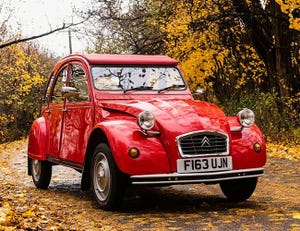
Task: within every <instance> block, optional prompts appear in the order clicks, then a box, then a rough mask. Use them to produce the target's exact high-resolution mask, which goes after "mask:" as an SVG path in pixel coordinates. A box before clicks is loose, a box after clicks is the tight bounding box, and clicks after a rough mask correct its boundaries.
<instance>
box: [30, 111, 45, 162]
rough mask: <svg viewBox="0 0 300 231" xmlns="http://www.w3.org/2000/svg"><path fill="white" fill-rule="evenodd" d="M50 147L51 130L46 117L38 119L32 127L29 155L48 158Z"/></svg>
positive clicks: (41, 158) (40, 158)
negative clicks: (48, 127)
mask: <svg viewBox="0 0 300 231" xmlns="http://www.w3.org/2000/svg"><path fill="white" fill-rule="evenodd" d="M48 149H49V130H48V129H47V123H46V121H45V118H44V117H40V118H38V119H36V120H35V121H34V122H33V124H32V126H31V129H30V133H29V141H28V157H29V158H33V159H37V160H46V153H47V150H48Z"/></svg>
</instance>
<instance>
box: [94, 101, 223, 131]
mask: <svg viewBox="0 0 300 231" xmlns="http://www.w3.org/2000/svg"><path fill="white" fill-rule="evenodd" d="M99 106H101V107H102V108H106V109H111V110H114V111H120V112H124V113H127V114H130V115H133V116H135V117H137V116H138V115H139V113H140V112H142V111H144V110H148V111H151V112H152V113H153V114H154V116H155V121H156V125H157V127H158V129H159V131H160V132H161V133H173V134H176V135H178V134H183V133H188V132H192V131H198V130H209V131H218V132H223V133H229V125H228V122H227V119H226V116H225V114H224V113H223V111H222V110H221V109H220V108H219V107H217V106H216V105H214V104H211V103H207V102H204V101H197V100H178V99H176V100H170V99H167V100H162V99H153V100H148V101H137V100H134V101H132V100H130V101H128V102H124V101H121V102H120V101H119V102H116V101H108V102H102V103H101V104H100V105H99Z"/></svg>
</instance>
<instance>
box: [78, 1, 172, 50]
mask: <svg viewBox="0 0 300 231" xmlns="http://www.w3.org/2000/svg"><path fill="white" fill-rule="evenodd" d="M173 6H174V4H173V2H172V1H166V0H151V1H139V0H130V1H128V2H126V3H125V2H123V1H120V0H113V1H102V0H98V1H94V4H93V8H92V9H90V10H89V11H88V12H85V13H84V14H82V15H83V17H84V18H87V17H89V18H90V21H88V24H87V27H86V28H87V30H86V31H85V33H87V34H88V35H89V36H90V37H91V38H92V39H91V41H92V43H91V46H90V47H89V49H90V51H91V52H98V53H134V54H162V53H165V44H164V42H163V40H164V37H165V34H164V32H163V31H162V30H161V29H160V27H161V25H160V22H161V19H162V18H167V17H168V16H169V15H170V14H172V8H173Z"/></svg>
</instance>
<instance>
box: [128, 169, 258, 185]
mask: <svg viewBox="0 0 300 231" xmlns="http://www.w3.org/2000/svg"><path fill="white" fill-rule="evenodd" d="M263 172H264V168H252V169H242V170H231V171H222V172H207V173H188V174H179V173H169V174H147V175H132V176H130V179H131V183H132V184H148V185H151V184H152V185H153V184H154V185H159V184H168V185H172V184H192V183H209V182H216V183H217V182H220V181H224V180H235V179H244V178H251V177H259V176H262V175H263Z"/></svg>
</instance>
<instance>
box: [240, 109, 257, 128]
mask: <svg viewBox="0 0 300 231" xmlns="http://www.w3.org/2000/svg"><path fill="white" fill-rule="evenodd" d="M238 117H239V121H240V123H241V125H242V126H243V127H250V126H252V125H253V124H254V122H255V115H254V112H253V111H252V110H250V109H248V108H245V109H243V110H241V111H240V112H239V113H238Z"/></svg>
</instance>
